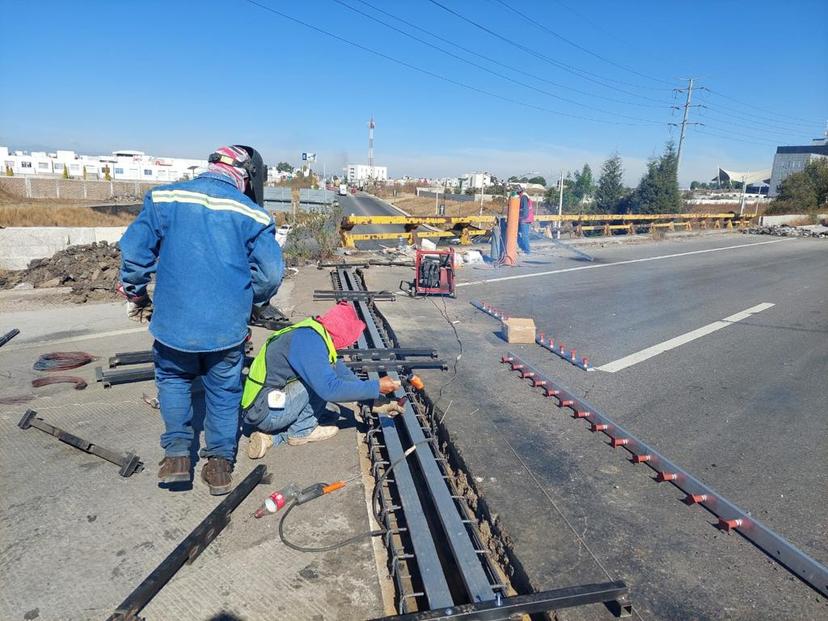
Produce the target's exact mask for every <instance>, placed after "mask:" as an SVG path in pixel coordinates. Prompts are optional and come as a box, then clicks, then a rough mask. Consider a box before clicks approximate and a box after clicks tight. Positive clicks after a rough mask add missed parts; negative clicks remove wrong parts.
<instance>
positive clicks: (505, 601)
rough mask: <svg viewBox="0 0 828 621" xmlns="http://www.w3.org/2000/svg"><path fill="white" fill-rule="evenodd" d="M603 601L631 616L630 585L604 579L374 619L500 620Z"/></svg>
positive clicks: (403, 620)
mask: <svg viewBox="0 0 828 621" xmlns="http://www.w3.org/2000/svg"><path fill="white" fill-rule="evenodd" d="M603 602H618V603H619V605H621V606H624V607H625V608H626V610H625V611H623V612H622V613H621V614H622V616H629V615H628V614H626V613H627V611H631V610H630V608H629V596H628V594H627V585H626V584H625V583H623V582H605V583H599V584H582V585H578V586H574V587H566V588H563V589H554V590H551V591H541V592H539V593H531V594H529V595H515V596H513V597H504V598H499V599H495V600H492V601H487V602H481V603H477V604H463V605H460V606H453V607H451V608H444V609H442V610H429V611H426V612H418V613H413V614H407V615H398V616H395V617H383V618H382V619H375V620H374V621H461V620H468V621H472V620H474V621H498V620H502V619H513V618H516V617H519V616H521V615H527V614H536V613H542V612H547V611H549V610H560V609H563V608H573V607H575V606H585V605H587V604H598V603H603Z"/></svg>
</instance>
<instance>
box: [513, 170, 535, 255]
mask: <svg viewBox="0 0 828 621" xmlns="http://www.w3.org/2000/svg"><path fill="white" fill-rule="evenodd" d="M517 194H518V196H519V197H520V219H519V221H518V239H517V242H518V247H519V248H520V249H521V250H522V251H523V253H524V254H531V248H530V246H529V231H530V229H531V228H532V227H531V225H532V223H533V222H534V221H535V204H534V202H533V201H532V199H531V198H529V195H528V194H527V193H526V189H525V188H524V187H523V186H522V185H519V186H518V187H517Z"/></svg>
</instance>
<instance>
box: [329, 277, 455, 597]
mask: <svg viewBox="0 0 828 621" xmlns="http://www.w3.org/2000/svg"><path fill="white" fill-rule="evenodd" d="M337 271H338V272H339V279H340V283H341V285H342V287H343V288H345V287H347V288H351V287H353V283H352V282H351V280H350V277H351V276H352V273H351V272H348V271H346V270H344V269H339V270H337ZM361 310H362V311H363V319H364V320H365V323H366V325H368V326H370V327H373V328H374V330H373V331H372V332H371V340H372V346H373V347H381V346H382V345H383V341H382V339H381V338H380V337H379V334H378V333H377V331H376V326H374V325H373V321H372V320H371V319H372V318H371V316H370V314H368V313H365V309H361ZM357 345H358V348H360V349H369V346H368V343H367V341H366V338H365V336H364V335H362V336H360V337H359V340H358V341H357ZM368 377H369V378H370V379H379V374H377V373H369V374H368ZM379 421H380V426H381V428H382V432H383V440H384V442H385V448H386V451H387V452H388V460H389V461H390V462H391V463H395V462H396V461H397V460H401V461H400V462H399V463H398V464H397V466H395V467H394V483H395V485H396V487H397V493H398V494H399V497H400V505H401V506H402V509H403V515H404V516H405V523H406V525H407V532H408V536H409V537H410V538H411V545H412V546H413V548H414V556H415V557H416V560H417V567H418V569H419V571H420V580H421V581H422V583H423V590H424V592H425V597H426V600H427V601H428V604H429V606H430V607H431V608H442V607H445V606H452V605H453V604H454V600H453V599H452V597H451V592H450V590H449V587H448V583H447V582H446V577H445V575H444V574H443V568H442V565H441V564H440V559H439V557H438V555H437V548H436V547H435V545H434V539H433V538H432V536H431V531H430V530H429V527H428V521H427V520H426V517H425V513H424V512H423V507H422V504H421V503H420V498H419V496H418V495H417V488H416V487H415V485H414V478H413V477H412V475H411V471H410V469H409V468H408V463H407V462H406V460H405V459H403V454H404V450H403V448H402V442H401V440H400V436H399V433H398V432H397V428H396V426H395V425H394V420H393V419H392V418H391V417H389V416H385V415H382V414H381V415H380V417H379Z"/></svg>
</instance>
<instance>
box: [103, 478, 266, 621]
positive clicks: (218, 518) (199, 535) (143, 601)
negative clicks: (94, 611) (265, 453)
mask: <svg viewBox="0 0 828 621" xmlns="http://www.w3.org/2000/svg"><path fill="white" fill-rule="evenodd" d="M266 470H267V469H266V467H265V466H256V467H255V468H254V469H253V472H251V473H250V474H248V475H247V476H246V477H245V478H244V480H243V481H242V482H241V483H239V484H238V485H237V486H236V489H234V490H233V491H232V492H230V494H228V495H227V497H226V498H225V499H224V500H222V501H221V503H219V505H218V506H217V507H216V508H215V509H213V510H212V511H211V512H210V513H209V514H208V515H207V517H206V518H204V520H203V521H202V522H201V524H199V525H198V526H196V527H195V528H194V529H193V531H192V532H191V533H190V534H189V535H187V537H186V538H185V539H184V540H183V541H182V542H181V543H179V544H178V545H177V546H176V548H175V550H173V551H172V552H170V554H169V555H168V556H167V558H165V559H164V560H163V561H161V564H160V565H158V567H156V568H155V569H154V570H153V571H152V573H150V575H149V576H147V577H146V578H145V579H144V581H143V582H142V583H141V584H139V585H138V587H137V588H136V589H135V590H134V591H133V592H132V593H130V594H129V595H128V596H127V598H126V599H125V600H124V601H123V602H121V605H120V606H118V608H116V609H115V612H113V613H112V614H111V615H110V616H109V620H108V621H138V619H139V617H138V613H139V612H141V610H142V609H143V608H144V607H145V606H146V605H147V604H148V603H149V602H150V600H152V598H153V597H155V596H156V595H157V594H158V592H159V591H160V590H161V589H162V588H163V587H164V585H166V584H167V582H169V581H170V579H171V578H172V577H173V576H174V575H175V574H176V572H177V571H178V570H179V569H181V566H182V565H184V563H188V564H189V563H192V562H193V561H194V560H195V559H196V558H197V557H198V555H199V554H201V552H202V551H203V550H204V548H206V547H207V546H208V545H210V542H212V541H213V539H215V538H216V536H218V534H219V533H220V532H221V531H222V529H224V527H225V526H227V524H228V523H229V522H230V514H231V513H233V510H234V509H235V508H236V507H238V506H239V505H240V504H241V502H242V501H243V500H244V499H245V498H247V496H248V495H249V494H250V492H252V491H253V489H254V488H255V487H256V486H257V485H258V484H259V483H261V481H262V477H264V474H265V472H266Z"/></svg>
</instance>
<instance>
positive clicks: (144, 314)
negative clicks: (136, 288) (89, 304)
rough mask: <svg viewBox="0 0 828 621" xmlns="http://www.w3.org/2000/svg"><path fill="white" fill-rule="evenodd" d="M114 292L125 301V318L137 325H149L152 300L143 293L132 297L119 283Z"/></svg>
mask: <svg viewBox="0 0 828 621" xmlns="http://www.w3.org/2000/svg"><path fill="white" fill-rule="evenodd" d="M115 291H116V292H117V293H119V294H121V295H122V296H124V297H125V298H126V300H127V317H129V318H130V319H131V320H132V321H137V322H138V323H149V322H150V319H152V300H151V299H150V296H149V294H148V293H147V292H146V291H144V293H142V294H138V295H132V294H129V293H127V292H126V290H125V289H124V283H121V282H119V283H118V285H117V286H116V287H115Z"/></svg>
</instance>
